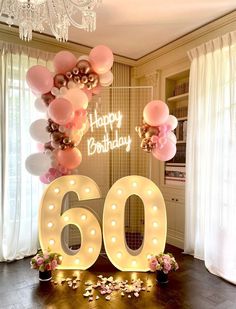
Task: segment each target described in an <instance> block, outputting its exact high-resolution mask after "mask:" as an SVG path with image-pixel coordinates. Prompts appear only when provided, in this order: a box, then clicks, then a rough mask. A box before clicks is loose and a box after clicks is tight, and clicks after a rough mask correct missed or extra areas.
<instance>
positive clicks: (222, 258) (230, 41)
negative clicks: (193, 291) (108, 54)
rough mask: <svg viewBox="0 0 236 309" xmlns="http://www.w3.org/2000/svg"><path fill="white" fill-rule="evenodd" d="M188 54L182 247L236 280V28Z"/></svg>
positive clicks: (222, 274)
mask: <svg viewBox="0 0 236 309" xmlns="http://www.w3.org/2000/svg"><path fill="white" fill-rule="evenodd" d="M189 57H190V59H191V68H190V96H189V112H188V136H187V162H186V176H187V182H186V225H185V235H186V236H185V252H186V253H190V254H193V255H194V256H195V257H196V258H199V259H203V260H204V261H205V265H206V267H207V269H208V270H209V271H210V272H211V273H213V274H215V275H218V276H221V277H223V278H224V279H226V280H228V281H230V282H232V283H234V284H236V245H235V244H236V32H231V33H228V34H226V35H224V36H222V37H218V38H216V39H214V40H212V41H210V42H207V43H206V44H203V45H201V46H199V47H197V48H194V49H192V50H191V51H190V52H189Z"/></svg>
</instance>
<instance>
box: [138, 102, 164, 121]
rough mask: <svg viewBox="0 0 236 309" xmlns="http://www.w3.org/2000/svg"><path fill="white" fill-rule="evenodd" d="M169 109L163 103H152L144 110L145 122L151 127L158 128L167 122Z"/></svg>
mask: <svg viewBox="0 0 236 309" xmlns="http://www.w3.org/2000/svg"><path fill="white" fill-rule="evenodd" d="M168 116H169V108H168V106H167V104H166V103H164V102H163V101H160V100H157V101H151V102H149V103H148V104H147V105H146V106H145V107H144V110H143V118H144V121H145V122H146V123H147V124H149V125H150V126H153V127H157V126H159V125H161V124H163V123H165V122H166V121H167V118H168Z"/></svg>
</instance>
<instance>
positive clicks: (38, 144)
mask: <svg viewBox="0 0 236 309" xmlns="http://www.w3.org/2000/svg"><path fill="white" fill-rule="evenodd" d="M36 147H37V150H38V151H39V152H44V150H45V149H44V144H41V143H37V145H36Z"/></svg>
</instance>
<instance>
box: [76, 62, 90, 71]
mask: <svg viewBox="0 0 236 309" xmlns="http://www.w3.org/2000/svg"><path fill="white" fill-rule="evenodd" d="M76 66H77V68H78V69H79V71H80V73H81V74H88V73H89V72H90V71H91V65H90V63H89V62H88V61H87V60H80V61H79V62H78V63H77V65H76Z"/></svg>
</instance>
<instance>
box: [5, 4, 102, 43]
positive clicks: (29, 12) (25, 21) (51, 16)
mask: <svg viewBox="0 0 236 309" xmlns="http://www.w3.org/2000/svg"><path fill="white" fill-rule="evenodd" d="M0 1H1V2H0V16H3V17H6V18H7V20H6V23H7V24H8V25H9V26H12V25H13V24H17V25H19V35H20V38H21V39H22V40H25V41H30V40H32V31H38V32H43V31H44V25H45V24H48V25H49V26H50V28H51V31H52V33H53V35H54V36H55V37H56V39H57V40H59V41H63V42H65V41H67V40H68V30H69V27H70V25H72V26H74V27H76V28H79V29H83V30H85V31H94V30H95V29H96V12H95V11H94V10H93V9H94V8H95V7H96V6H97V5H98V4H99V3H100V2H101V0H0ZM79 13H80V14H81V15H82V21H81V23H78V22H76V21H75V19H76V18H78V14H79Z"/></svg>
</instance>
